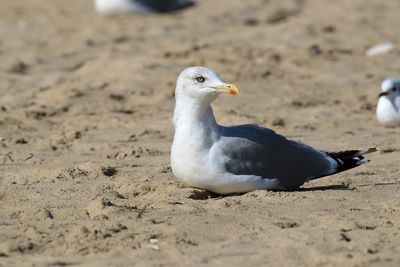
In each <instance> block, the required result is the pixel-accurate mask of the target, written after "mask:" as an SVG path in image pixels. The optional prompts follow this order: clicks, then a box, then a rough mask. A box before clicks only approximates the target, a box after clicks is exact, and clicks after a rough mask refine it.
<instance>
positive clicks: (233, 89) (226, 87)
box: [215, 83, 239, 95]
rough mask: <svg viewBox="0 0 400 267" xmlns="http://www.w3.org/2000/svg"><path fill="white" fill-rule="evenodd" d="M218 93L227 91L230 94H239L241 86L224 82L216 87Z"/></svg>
mask: <svg viewBox="0 0 400 267" xmlns="http://www.w3.org/2000/svg"><path fill="white" fill-rule="evenodd" d="M215 91H216V92H217V93H225V94H230V95H237V94H239V88H238V87H237V86H236V85H234V84H228V83H224V84H222V85H220V86H218V87H216V88H215Z"/></svg>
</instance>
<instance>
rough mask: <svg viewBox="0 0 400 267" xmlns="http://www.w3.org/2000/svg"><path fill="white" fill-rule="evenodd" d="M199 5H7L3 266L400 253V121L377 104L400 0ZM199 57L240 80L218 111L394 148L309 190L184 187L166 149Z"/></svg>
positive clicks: (329, 259)
mask: <svg viewBox="0 0 400 267" xmlns="http://www.w3.org/2000/svg"><path fill="white" fill-rule="evenodd" d="M199 2H200V4H199V5H197V6H196V7H195V8H191V9H188V10H185V11H183V12H179V13H176V14H171V15H163V16H156V15H144V14H134V15H130V16H129V15H127V16H115V17H101V16H98V15H96V14H95V12H94V11H93V6H92V1H81V0H73V1H72V0H71V1H65V0H52V1H44V0H29V1H15V0H2V1H1V2H0V58H1V64H0V137H1V141H0V266H1V267H6V266H7V267H8V266H19V267H21V266H400V139H399V133H400V130H399V129H388V128H383V127H381V126H379V125H378V124H377V122H376V119H375V103H376V100H377V94H378V92H379V85H380V82H381V80H382V79H384V78H386V77H387V76H397V77H399V76H400V65H399V55H400V50H399V49H398V47H399V45H400V27H399V25H400V3H399V1H395V0H392V1H373V0H352V1H347V0H338V1H319V0H314V1H311V0H310V1H308V0H303V1H301V0H288V1H278V0H274V1H272V0H271V1H262V0H250V1H240V0H235V1H233V0H215V1H213V0H203V1H199ZM387 41H389V42H392V43H393V44H395V45H396V46H397V47H396V48H395V49H394V50H393V51H391V52H390V53H387V54H382V55H378V56H375V57H367V56H366V51H367V49H368V48H369V47H371V46H373V45H375V44H378V43H382V42H387ZM191 65H204V66H207V67H211V68H213V69H215V70H216V71H217V72H218V73H219V74H220V75H221V77H222V78H223V79H224V81H226V82H232V83H236V84H238V85H239V86H240V88H241V94H240V95H239V96H237V97H231V96H223V97H220V98H219V99H218V100H217V101H216V102H215V103H214V110H215V114H216V117H217V120H218V121H219V122H220V123H222V124H234V123H235V124H238V123H259V124H261V125H263V126H266V127H271V128H273V129H274V130H276V131H277V132H279V133H282V134H285V135H287V136H289V137H291V138H292V139H295V140H299V141H302V142H305V143H307V144H310V145H313V146H316V147H319V148H321V149H325V150H329V151H335V150H342V149H349V148H361V149H365V148H368V147H377V148H379V149H380V151H379V152H377V153H374V154H371V155H369V157H368V158H369V159H370V160H371V162H370V163H369V164H367V165H364V166H362V167H359V168H357V169H353V170H351V171H348V172H345V173H341V174H338V175H335V176H333V177H330V178H326V179H321V180H318V181H313V182H310V183H308V184H306V185H305V186H304V187H303V188H302V189H301V190H299V191H297V192H268V191H255V192H250V193H247V194H242V195H235V196H227V197H216V196H213V195H210V194H208V193H207V192H204V191H201V190H196V189H192V188H185V187H184V186H183V185H181V184H180V183H178V182H177V181H176V179H175V178H174V176H173V174H172V173H171V169H170V167H169V151H170V145H171V141H172V137H173V127H172V120H171V118H172V111H173V106H174V97H173V91H174V86H175V79H176V76H177V75H178V74H179V72H180V71H181V70H182V69H184V68H185V67H187V66H191Z"/></svg>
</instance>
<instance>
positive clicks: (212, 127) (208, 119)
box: [174, 99, 218, 134]
mask: <svg viewBox="0 0 400 267" xmlns="http://www.w3.org/2000/svg"><path fill="white" fill-rule="evenodd" d="M182 100H184V101H179V100H178V101H176V104H175V111H174V125H175V129H176V130H178V128H181V127H182V128H186V127H190V128H191V129H196V130H199V131H200V132H204V131H205V132H204V133H203V134H211V133H212V132H215V131H216V130H217V129H218V125H217V123H216V121H215V117H214V113H213V111H212V108H211V106H210V104H208V103H206V104H204V103H201V102H200V101H198V100H197V99H182ZM200 129H201V130H200Z"/></svg>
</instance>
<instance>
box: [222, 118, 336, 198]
mask: <svg viewBox="0 0 400 267" xmlns="http://www.w3.org/2000/svg"><path fill="white" fill-rule="evenodd" d="M221 133H222V136H221V139H220V140H219V141H218V142H217V143H216V144H215V145H217V146H218V147H217V148H218V150H219V151H221V152H222V154H223V155H224V158H225V163H224V164H225V166H224V167H225V170H226V171H227V172H230V173H233V174H235V175H257V176H262V177H264V178H267V179H275V178H276V179H278V180H279V182H280V184H281V185H282V186H283V187H284V188H286V189H289V190H290V189H296V188H298V187H299V186H301V185H302V184H304V182H306V181H308V180H310V179H314V178H318V177H321V176H325V175H328V174H331V173H334V172H335V164H336V162H335V160H334V159H333V158H331V157H329V156H328V155H327V154H325V153H324V152H322V151H319V150H316V149H314V148H312V147H309V146H307V145H304V144H301V143H298V142H295V141H291V140H288V139H286V137H284V136H281V135H279V134H276V133H275V132H274V131H272V130H270V129H266V128H261V127H258V126H255V125H240V126H234V127H222V126H221Z"/></svg>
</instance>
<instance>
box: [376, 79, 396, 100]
mask: <svg viewBox="0 0 400 267" xmlns="http://www.w3.org/2000/svg"><path fill="white" fill-rule="evenodd" d="M382 96H386V97H388V98H390V99H393V98H394V97H397V96H400V80H397V79H393V78H389V79H386V80H384V81H383V82H382V85H381V93H380V94H379V97H382Z"/></svg>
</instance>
